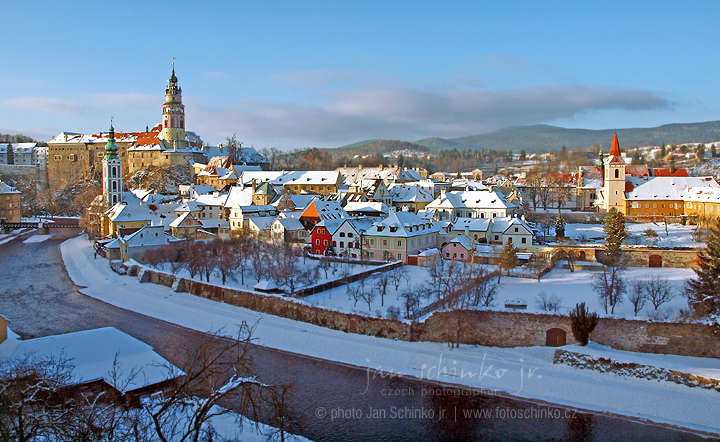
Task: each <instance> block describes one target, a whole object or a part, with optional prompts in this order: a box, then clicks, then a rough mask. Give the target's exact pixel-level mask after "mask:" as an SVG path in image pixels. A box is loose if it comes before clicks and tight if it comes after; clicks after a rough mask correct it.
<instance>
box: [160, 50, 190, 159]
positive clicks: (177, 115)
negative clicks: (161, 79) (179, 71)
mask: <svg viewBox="0 0 720 442" xmlns="http://www.w3.org/2000/svg"><path fill="white" fill-rule="evenodd" d="M162 124H163V128H162V131H160V139H161V140H162V141H163V142H164V144H165V148H166V149H172V150H178V149H184V148H185V106H184V105H183V104H182V89H181V88H180V86H179V85H178V79H177V77H176V76H175V63H173V70H172V75H170V78H169V79H168V82H167V87H165V104H163V118H162Z"/></svg>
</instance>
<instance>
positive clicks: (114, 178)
mask: <svg viewBox="0 0 720 442" xmlns="http://www.w3.org/2000/svg"><path fill="white" fill-rule="evenodd" d="M118 149H119V147H118V145H117V144H116V143H115V129H113V126H112V122H111V123H110V138H109V139H108V142H107V144H106V145H105V157H104V158H103V162H102V167H103V169H102V170H103V202H104V203H105V208H106V209H109V208H110V207H112V206H114V205H115V204H117V203H119V202H122V177H121V175H122V173H121V170H122V169H121V160H120V157H119V156H118Z"/></svg>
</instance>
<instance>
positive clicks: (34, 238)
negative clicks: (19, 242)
mask: <svg viewBox="0 0 720 442" xmlns="http://www.w3.org/2000/svg"><path fill="white" fill-rule="evenodd" d="M53 236H55V235H33V236H31V237H30V238H28V239H26V240H25V241H23V243H24V244H29V243H34V242H43V241H47V240H48V239H50V238H52V237H53Z"/></svg>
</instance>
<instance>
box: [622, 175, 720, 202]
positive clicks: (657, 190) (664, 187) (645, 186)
mask: <svg viewBox="0 0 720 442" xmlns="http://www.w3.org/2000/svg"><path fill="white" fill-rule="evenodd" d="M626 181H627V182H630V183H632V185H633V187H634V189H633V190H632V191H630V192H625V199H627V200H628V201H636V200H681V199H683V198H684V197H685V195H686V190H687V188H688V187H696V188H700V187H708V188H713V187H719V186H718V183H717V182H716V181H715V179H713V178H712V177H655V178H648V179H645V178H634V177H629V178H626Z"/></svg>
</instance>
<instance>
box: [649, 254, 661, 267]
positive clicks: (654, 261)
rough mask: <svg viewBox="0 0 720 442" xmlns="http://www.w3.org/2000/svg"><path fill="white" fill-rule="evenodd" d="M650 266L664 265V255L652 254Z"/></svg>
mask: <svg viewBox="0 0 720 442" xmlns="http://www.w3.org/2000/svg"><path fill="white" fill-rule="evenodd" d="M648 267H662V256H660V255H650V258H648Z"/></svg>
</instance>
